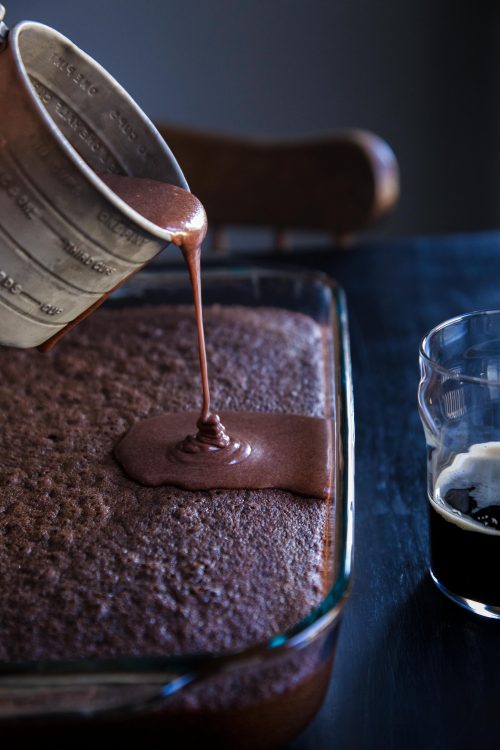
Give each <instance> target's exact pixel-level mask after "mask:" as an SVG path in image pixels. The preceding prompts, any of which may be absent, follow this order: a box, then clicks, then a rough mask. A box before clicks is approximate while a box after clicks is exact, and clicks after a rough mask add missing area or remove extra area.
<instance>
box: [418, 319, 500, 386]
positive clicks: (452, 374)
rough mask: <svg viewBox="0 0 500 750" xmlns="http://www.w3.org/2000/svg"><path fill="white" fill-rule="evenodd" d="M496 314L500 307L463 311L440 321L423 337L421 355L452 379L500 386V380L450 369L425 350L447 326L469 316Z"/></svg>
mask: <svg viewBox="0 0 500 750" xmlns="http://www.w3.org/2000/svg"><path fill="white" fill-rule="evenodd" d="M488 315H490V316H494V315H500V309H498V310H491V309H487V310H472V312H468V313H462V314H461V315H455V317H453V318H448V319H447V320H443V322H442V323H439V324H438V325H436V326H434V328H431V330H430V331H429V332H428V333H426V334H425V336H424V337H423V338H422V340H421V342H420V346H419V355H420V357H421V358H422V359H423V360H424V361H425V362H426V363H427V364H428V365H429V366H430V367H432V369H433V370H437V371H438V372H440V373H441V374H443V375H446V376H447V377H448V378H450V379H455V380H461V381H464V382H466V383H475V384H477V385H485V386H500V380H494V379H490V378H479V377H477V376H475V375H464V374H462V373H458V372H455V371H454V370H450V369H449V368H448V367H445V366H444V365H441V364H439V362H436V360H435V359H433V358H432V357H431V356H430V355H429V354H427V352H426V351H425V347H426V345H427V344H428V342H429V341H430V339H431V338H432V337H433V336H435V335H436V334H438V333H439V332H440V331H442V330H444V329H445V328H449V327H450V326H452V325H455V324H457V323H461V322H463V321H466V320H468V319H469V318H475V317H479V316H488Z"/></svg>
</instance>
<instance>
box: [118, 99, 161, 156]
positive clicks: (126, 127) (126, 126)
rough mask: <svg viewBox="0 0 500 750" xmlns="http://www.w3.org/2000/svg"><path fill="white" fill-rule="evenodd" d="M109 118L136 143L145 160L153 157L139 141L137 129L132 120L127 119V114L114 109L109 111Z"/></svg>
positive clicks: (137, 149) (138, 151)
mask: <svg viewBox="0 0 500 750" xmlns="http://www.w3.org/2000/svg"><path fill="white" fill-rule="evenodd" d="M109 119H110V120H112V121H113V122H114V123H115V124H116V126H117V127H118V130H120V132H121V133H123V134H124V135H125V136H126V137H127V138H128V140H129V141H130V142H131V143H133V144H134V145H135V150H136V152H137V153H138V154H139V156H140V157H141V159H142V160H143V161H148V160H149V159H150V158H151V154H150V153H149V151H148V150H147V148H146V146H145V145H144V144H143V143H141V142H140V141H139V136H138V134H137V131H136V130H135V129H134V128H133V127H132V125H131V124H130V122H129V121H128V120H127V118H126V117H125V115H122V113H121V112H120V110H119V109H112V110H111V112H110V113H109Z"/></svg>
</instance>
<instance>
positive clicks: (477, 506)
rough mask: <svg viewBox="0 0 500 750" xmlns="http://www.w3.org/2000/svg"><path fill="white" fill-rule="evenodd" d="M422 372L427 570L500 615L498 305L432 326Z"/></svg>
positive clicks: (458, 596) (460, 596) (450, 589)
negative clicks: (428, 548) (425, 450)
mask: <svg viewBox="0 0 500 750" xmlns="http://www.w3.org/2000/svg"><path fill="white" fill-rule="evenodd" d="M420 372H421V379H420V385H419V391H418V405H419V413H420V418H421V420H422V424H423V426H424V432H425V439H426V443H427V494H428V499H429V517H430V573H431V576H432V578H433V580H434V582H435V583H436V585H437V586H438V588H439V589H440V590H441V591H442V592H443V593H444V594H446V595H447V596H448V597H449V598H450V599H452V600H453V601H454V602H456V603H458V604H460V605H461V606H463V607H465V608H466V609H468V610H470V611H472V612H475V613H476V614H479V615H483V616H485V617H490V618H494V619H500V577H499V576H498V564H499V561H500V310H489V311H479V312H472V313H468V314H466V315H461V316H459V317H457V318H453V319H452V320H448V321H446V322H444V323H441V324H440V325H438V326H437V327H436V328H434V329H432V330H431V331H430V333H428V334H427V336H425V338H424V339H423V341H422V344H421V347H420Z"/></svg>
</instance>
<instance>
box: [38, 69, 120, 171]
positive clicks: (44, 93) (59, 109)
mask: <svg viewBox="0 0 500 750" xmlns="http://www.w3.org/2000/svg"><path fill="white" fill-rule="evenodd" d="M30 81H31V83H32V85H33V88H34V89H35V91H36V93H37V95H38V97H39V99H40V101H41V102H42V103H43V104H44V105H45V108H46V109H47V111H48V112H49V114H50V115H51V116H52V117H54V118H56V117H57V118H58V119H60V120H61V121H62V122H63V123H64V124H65V125H66V126H67V127H68V128H70V129H71V130H72V131H73V132H74V133H75V134H76V135H77V137H78V138H79V139H80V140H81V141H82V142H83V143H84V144H85V145H86V147H87V148H88V149H89V150H90V151H91V152H92V154H93V155H94V156H95V158H96V159H98V160H99V162H100V164H101V165H102V167H103V168H104V169H105V170H106V171H109V172H115V173H123V172H125V169H124V167H123V165H121V164H120V161H119V159H118V157H117V156H116V155H115V154H113V152H112V150H111V148H110V147H109V146H107V145H106V144H105V143H104V141H103V140H102V138H101V137H99V136H98V135H97V134H96V133H95V132H94V130H92V128H91V127H90V125H89V124H88V123H87V122H85V121H84V120H83V119H82V118H81V117H80V115H78V114H77V113H76V112H75V111H74V110H73V109H72V108H71V107H70V106H69V104H67V103H66V102H65V101H64V100H63V99H61V98H60V97H59V96H58V95H57V94H56V93H55V92H54V91H52V90H51V89H50V88H49V87H48V86H46V85H45V84H44V83H42V82H41V81H40V80H39V79H38V78H35V76H30ZM73 145H75V144H73Z"/></svg>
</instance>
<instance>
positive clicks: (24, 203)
mask: <svg viewBox="0 0 500 750" xmlns="http://www.w3.org/2000/svg"><path fill="white" fill-rule="evenodd" d="M0 188H2V189H3V190H4V191H5V192H6V193H7V195H8V196H9V198H11V199H12V201H13V203H14V205H15V206H16V207H17V208H18V209H19V210H20V212H21V213H22V214H23V215H24V216H25V217H26V218H27V219H29V220H30V221H31V220H33V219H36V218H39V217H40V216H41V213H42V210H41V208H40V207H39V206H37V205H36V203H35V202H34V201H33V200H32V198H31V196H29V195H28V193H26V191H25V189H24V187H23V186H22V185H20V184H19V183H18V182H17V180H16V178H15V176H14V175H13V174H12V173H11V172H9V171H8V170H6V169H3V168H1V167H0Z"/></svg>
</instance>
